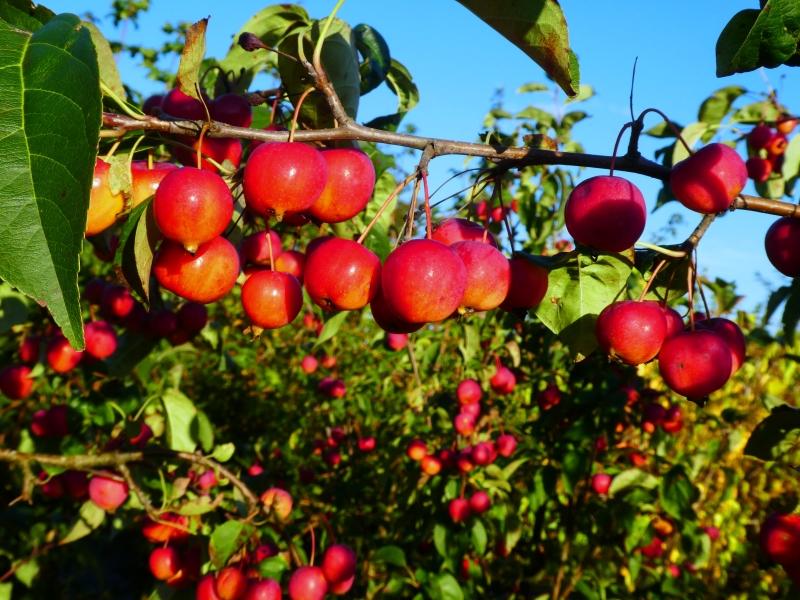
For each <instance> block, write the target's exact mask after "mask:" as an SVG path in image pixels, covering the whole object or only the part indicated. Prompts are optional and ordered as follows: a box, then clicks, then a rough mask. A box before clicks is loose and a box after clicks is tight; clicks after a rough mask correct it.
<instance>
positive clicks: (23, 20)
mask: <svg viewBox="0 0 800 600" xmlns="http://www.w3.org/2000/svg"><path fill="white" fill-rule="evenodd" d="M53 16H54V15H53V12H52V11H51V10H50V9H49V8H45V7H44V6H42V5H41V4H38V5H37V4H34V3H33V2H31V1H30V0H4V2H0V19H2V20H3V21H5V22H6V23H8V24H10V25H12V26H14V27H18V28H19V29H24V30H25V31H36V30H37V29H39V28H40V27H41V26H42V25H44V24H45V23H47V22H48V21H49V20H50V19H52V18H53Z"/></svg>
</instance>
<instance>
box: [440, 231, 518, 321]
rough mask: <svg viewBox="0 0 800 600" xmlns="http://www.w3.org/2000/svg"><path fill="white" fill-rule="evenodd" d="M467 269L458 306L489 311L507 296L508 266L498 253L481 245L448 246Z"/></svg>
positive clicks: (457, 243)
mask: <svg viewBox="0 0 800 600" xmlns="http://www.w3.org/2000/svg"><path fill="white" fill-rule="evenodd" d="M450 248H452V250H453V252H455V253H456V254H457V255H458V257H459V258H460V259H461V261H462V262H463V263H464V266H465V267H466V269H467V287H466V289H465V290H464V297H463V298H462V299H461V306H462V307H463V308H469V309H472V310H477V311H483V310H492V309H494V308H497V307H498V306H500V304H501V303H502V302H503V301H504V300H505V299H506V296H507V295H508V289H509V286H510V283H511V266H510V264H509V262H508V259H507V258H506V257H505V256H503V255H502V254H501V253H500V251H499V250H498V249H497V248H495V247H494V246H491V245H490V244H486V243H484V242H475V241H465V242H456V243H454V244H452V245H451V246H450Z"/></svg>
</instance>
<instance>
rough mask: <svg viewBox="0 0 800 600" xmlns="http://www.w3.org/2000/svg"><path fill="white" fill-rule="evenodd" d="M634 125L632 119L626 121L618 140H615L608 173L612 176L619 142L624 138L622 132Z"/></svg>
mask: <svg viewBox="0 0 800 600" xmlns="http://www.w3.org/2000/svg"><path fill="white" fill-rule="evenodd" d="M632 126H633V122H632V121H631V122H630V123H625V125H623V126H622V129H620V130H619V133H618V134H617V140H616V141H615V142H614V152H612V154H611V166H610V167H609V169H608V174H609V175H611V176H612V177H613V175H614V163H615V162H617V150H619V143H620V141H621V140H622V134H623V133H625V130H626V129H628V127H632Z"/></svg>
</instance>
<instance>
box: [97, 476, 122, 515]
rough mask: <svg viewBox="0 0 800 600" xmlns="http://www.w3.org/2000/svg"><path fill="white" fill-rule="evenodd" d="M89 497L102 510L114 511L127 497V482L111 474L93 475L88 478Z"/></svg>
mask: <svg viewBox="0 0 800 600" xmlns="http://www.w3.org/2000/svg"><path fill="white" fill-rule="evenodd" d="M89 499H90V500H91V501H92V502H94V504H96V505H97V506H98V507H100V508H102V509H103V510H105V511H108V512H114V511H115V510H117V509H118V508H119V507H120V506H122V505H123V504H124V503H125V501H126V500H127V499H128V484H127V483H125V482H124V481H121V480H119V479H117V478H115V477H114V476H112V475H111V474H108V475H95V476H94V477H92V478H91V479H90V480H89Z"/></svg>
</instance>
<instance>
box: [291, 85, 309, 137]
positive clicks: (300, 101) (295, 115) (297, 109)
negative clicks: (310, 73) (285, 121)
mask: <svg viewBox="0 0 800 600" xmlns="http://www.w3.org/2000/svg"><path fill="white" fill-rule="evenodd" d="M313 91H314V88H313V87H310V88H308V89H306V90H305V91H304V92H303V94H302V95H301V96H300V98H299V99H298V100H297V104H296V105H295V107H294V113H292V122H291V124H290V126H289V142H293V141H294V132H295V130H296V129H297V118H298V117H299V116H300V108H301V107H302V106H303V102H305V100H306V98H307V97H308V95H309V94H310V93H311V92H313Z"/></svg>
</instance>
